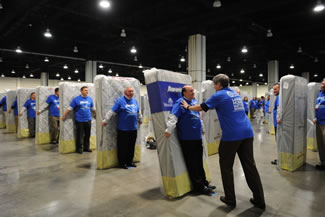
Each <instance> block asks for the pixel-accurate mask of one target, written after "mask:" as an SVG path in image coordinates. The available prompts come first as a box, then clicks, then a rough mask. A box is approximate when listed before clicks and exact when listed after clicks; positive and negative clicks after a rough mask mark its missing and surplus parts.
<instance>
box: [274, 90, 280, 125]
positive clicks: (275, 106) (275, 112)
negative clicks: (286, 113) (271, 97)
mask: <svg viewBox="0 0 325 217" xmlns="http://www.w3.org/2000/svg"><path fill="white" fill-rule="evenodd" d="M278 107H279V95H277V96H276V99H275V102H274V108H273V125H274V127H277V126H278V123H277V122H276V116H277V114H278Z"/></svg>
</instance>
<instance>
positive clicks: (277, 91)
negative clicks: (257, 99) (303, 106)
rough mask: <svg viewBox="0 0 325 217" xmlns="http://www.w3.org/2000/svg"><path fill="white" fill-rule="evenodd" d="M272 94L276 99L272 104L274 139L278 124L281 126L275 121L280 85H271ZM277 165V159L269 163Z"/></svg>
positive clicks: (278, 121) (279, 122)
mask: <svg viewBox="0 0 325 217" xmlns="http://www.w3.org/2000/svg"><path fill="white" fill-rule="evenodd" d="M273 93H274V95H275V96H276V99H275V102H274V107H273V125H274V132H275V138H276V133H277V127H278V124H281V121H280V120H278V119H277V115H278V107H279V103H280V99H279V93H280V84H279V83H275V84H274V85H273ZM277 163H278V160H277V159H275V160H273V161H271V164H277Z"/></svg>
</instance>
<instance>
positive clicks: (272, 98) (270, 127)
mask: <svg viewBox="0 0 325 217" xmlns="http://www.w3.org/2000/svg"><path fill="white" fill-rule="evenodd" d="M275 100H276V96H275V95H274V93H273V90H272V89H271V90H270V107H269V111H270V113H269V123H268V125H269V133H270V134H271V135H274V134H275V129H274V119H273V110H274V103H275Z"/></svg>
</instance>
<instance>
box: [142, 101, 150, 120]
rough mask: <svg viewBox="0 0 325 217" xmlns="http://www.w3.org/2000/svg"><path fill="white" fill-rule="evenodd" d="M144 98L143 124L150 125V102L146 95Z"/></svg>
mask: <svg viewBox="0 0 325 217" xmlns="http://www.w3.org/2000/svg"><path fill="white" fill-rule="evenodd" d="M142 97H143V98H142V99H143V108H142V110H143V113H142V117H143V124H146V125H147V124H149V117H150V108H149V100H148V96H147V95H144V96H142Z"/></svg>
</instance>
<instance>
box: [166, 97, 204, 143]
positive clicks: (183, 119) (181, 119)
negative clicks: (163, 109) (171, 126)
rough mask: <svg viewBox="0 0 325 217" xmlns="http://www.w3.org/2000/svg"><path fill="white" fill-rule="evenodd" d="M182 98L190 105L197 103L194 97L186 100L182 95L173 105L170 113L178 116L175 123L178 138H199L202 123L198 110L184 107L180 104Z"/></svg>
mask: <svg viewBox="0 0 325 217" xmlns="http://www.w3.org/2000/svg"><path fill="white" fill-rule="evenodd" d="M182 100H185V101H186V102H187V103H188V104H189V105H190V106H192V105H197V104H198V102H197V101H196V99H193V100H188V99H185V98H184V97H182V98H179V99H178V100H177V101H176V102H175V104H174V105H173V108H172V111H171V114H173V115H175V116H176V117H177V118H178V121H177V125H176V126H177V133H178V138H179V139H180V140H201V139H202V124H201V118H200V112H197V111H190V110H187V109H184V108H183V107H182V106H181V102H182Z"/></svg>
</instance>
